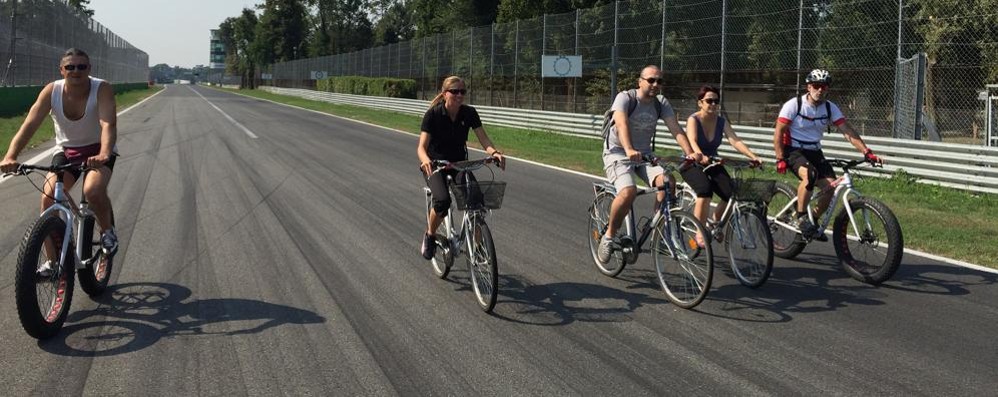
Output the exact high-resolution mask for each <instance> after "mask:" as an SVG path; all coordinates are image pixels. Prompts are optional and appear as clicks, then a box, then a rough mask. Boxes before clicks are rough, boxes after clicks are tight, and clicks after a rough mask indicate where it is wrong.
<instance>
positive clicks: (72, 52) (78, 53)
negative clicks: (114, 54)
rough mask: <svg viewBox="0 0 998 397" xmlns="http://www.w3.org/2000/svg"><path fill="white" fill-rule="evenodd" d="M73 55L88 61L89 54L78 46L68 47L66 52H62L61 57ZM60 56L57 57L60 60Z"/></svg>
mask: <svg viewBox="0 0 998 397" xmlns="http://www.w3.org/2000/svg"><path fill="white" fill-rule="evenodd" d="M74 56H75V57H84V58H87V62H90V55H87V53H85V52H83V50H81V49H79V48H70V49H68V50H66V52H64V53H62V58H65V57H74ZM62 58H59V59H60V60H62Z"/></svg>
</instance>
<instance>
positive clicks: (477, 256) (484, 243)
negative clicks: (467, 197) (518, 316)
mask: <svg viewBox="0 0 998 397" xmlns="http://www.w3.org/2000/svg"><path fill="white" fill-rule="evenodd" d="M467 238H468V239H470V241H471V246H470V247H469V249H468V253H467V255H466V256H465V257H466V258H467V259H468V273H469V275H470V276H471V287H472V290H473V291H474V293H475V300H476V301H477V302H478V306H479V307H481V308H482V310H483V311H485V312H486V313H489V312H491V311H492V308H494V307H495V305H496V296H497V295H498V292H499V286H498V283H499V270H498V265H497V264H496V247H495V243H494V242H493V241H492V232H491V231H490V230H489V225H487V224H486V223H485V221H484V220H481V219H476V220H475V221H473V222H472V230H470V231H469V233H468V237H467Z"/></svg>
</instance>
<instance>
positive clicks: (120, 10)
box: [90, 0, 263, 68]
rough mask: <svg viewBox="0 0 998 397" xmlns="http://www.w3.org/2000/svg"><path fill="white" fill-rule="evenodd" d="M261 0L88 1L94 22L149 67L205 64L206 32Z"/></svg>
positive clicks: (207, 36) (206, 56) (207, 44)
mask: <svg viewBox="0 0 998 397" xmlns="http://www.w3.org/2000/svg"><path fill="white" fill-rule="evenodd" d="M262 2H263V0H90V8H91V9H93V10H94V19H95V20H97V22H100V24H101V25H104V26H105V27H106V28H108V29H110V30H111V31H112V32H114V33H115V34H117V35H118V36H119V37H121V38H123V39H125V41H127V42H129V43H131V44H132V45H133V46H135V47H137V48H139V49H140V50H142V51H145V52H146V53H147V54H149V66H153V65H158V64H161V63H165V64H168V65H170V66H181V67H185V68H190V67H193V66H194V65H207V64H208V47H209V40H210V36H209V35H210V30H211V29H218V25H219V24H220V23H222V21H224V20H225V18H228V17H236V16H239V13H240V12H242V9H243V8H253V7H254V6H255V5H256V4H258V3H262Z"/></svg>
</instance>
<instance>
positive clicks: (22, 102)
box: [0, 83, 149, 117]
mask: <svg viewBox="0 0 998 397" xmlns="http://www.w3.org/2000/svg"><path fill="white" fill-rule="evenodd" d="M113 86H114V92H115V93H117V94H121V93H123V92H128V91H135V90H144V89H147V88H149V84H148V83H122V84H113ZM42 88H45V87H44V86H29V87H2V88H0V117H13V116H18V115H22V114H24V113H27V112H28V109H31V105H32V104H34V103H35V99H38V93H40V92H42Z"/></svg>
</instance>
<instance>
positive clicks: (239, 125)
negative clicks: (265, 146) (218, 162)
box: [187, 87, 259, 139]
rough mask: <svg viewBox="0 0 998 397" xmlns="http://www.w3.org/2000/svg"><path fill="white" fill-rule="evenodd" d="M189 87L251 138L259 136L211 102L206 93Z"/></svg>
mask: <svg viewBox="0 0 998 397" xmlns="http://www.w3.org/2000/svg"><path fill="white" fill-rule="evenodd" d="M187 88H189V89H190V90H191V91H194V93H195V94H197V95H198V96H199V97H201V99H204V101H205V102H208V104H209V105H211V107H213V108H215V110H217V111H218V112H219V113H221V114H222V116H225V118H227V119H229V121H230V122H231V123H232V124H235V125H236V127H239V128H240V129H242V130H243V132H245V133H246V135H249V137H250V138H253V139H257V138H259V137H258V136H256V134H254V133H253V131H250V130H249V128H246V126H244V125H242V124H241V123H240V122H238V121H236V119H234V118H232V117H231V116H229V115H228V114H226V113H225V112H223V111H222V109H219V108H218V106H215V104H214V103H211V101H209V100H208V98H205V97H204V95H201V93H200V92H197V90H195V89H194V88H193V87H187Z"/></svg>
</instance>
